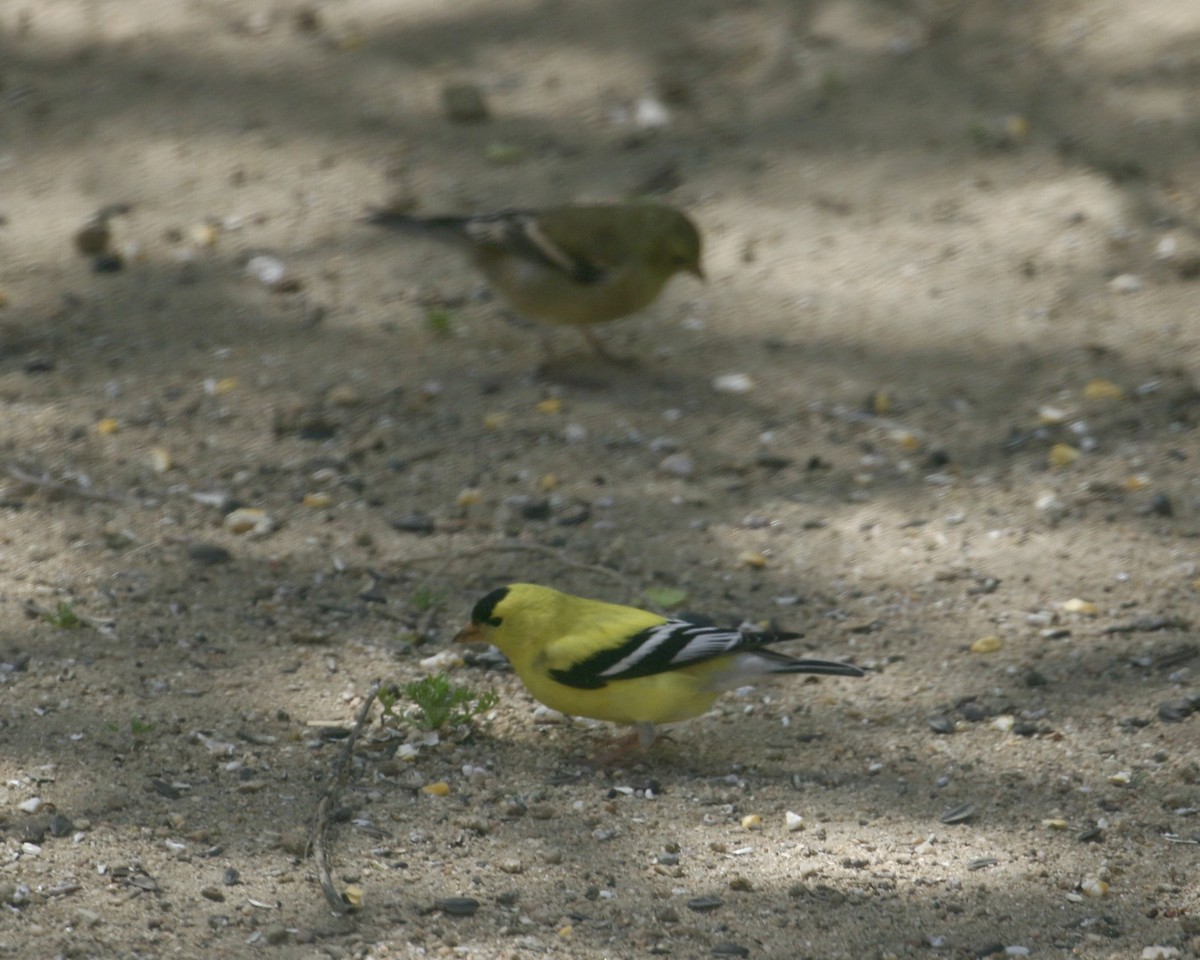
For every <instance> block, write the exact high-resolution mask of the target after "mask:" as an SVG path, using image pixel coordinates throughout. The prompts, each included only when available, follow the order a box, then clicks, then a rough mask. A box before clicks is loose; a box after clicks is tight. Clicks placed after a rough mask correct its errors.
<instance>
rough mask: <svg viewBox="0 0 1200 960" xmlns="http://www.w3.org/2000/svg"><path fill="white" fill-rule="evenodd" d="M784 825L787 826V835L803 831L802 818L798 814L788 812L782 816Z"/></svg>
mask: <svg viewBox="0 0 1200 960" xmlns="http://www.w3.org/2000/svg"><path fill="white" fill-rule="evenodd" d="M783 819H784V823H785V824H786V825H787V831H788V833H795V832H796V831H797V830H803V829H804V818H803V817H802V816H800V814H798V813H793V812H792V811H791V810H789V811H788V812H787V813H785V814H784V815H783Z"/></svg>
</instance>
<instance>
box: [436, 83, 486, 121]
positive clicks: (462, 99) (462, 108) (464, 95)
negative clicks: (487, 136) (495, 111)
mask: <svg viewBox="0 0 1200 960" xmlns="http://www.w3.org/2000/svg"><path fill="white" fill-rule="evenodd" d="M442 112H443V113H444V114H445V115H446V119H447V120H449V121H450V122H451V123H483V122H484V121H485V120H487V119H488V118H489V117H490V116H491V111H490V110H489V109H488V105H487V99H486V98H485V97H484V95H483V90H482V88H481V87H479V86H478V85H477V84H474V83H452V84H450V85H448V86H446V87H443V88H442Z"/></svg>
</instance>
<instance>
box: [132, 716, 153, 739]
mask: <svg viewBox="0 0 1200 960" xmlns="http://www.w3.org/2000/svg"><path fill="white" fill-rule="evenodd" d="M129 732H130V733H131V734H133V736H134V737H135V738H136V739H138V740H140V739H142V738H143V737H145V736H146V734H148V733H153V732H154V724H153V723H151V722H150V721H149V720H142V719H140V718H138V717H134V718H133V719H132V720H130V721H129Z"/></svg>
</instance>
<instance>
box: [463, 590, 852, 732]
mask: <svg viewBox="0 0 1200 960" xmlns="http://www.w3.org/2000/svg"><path fill="white" fill-rule="evenodd" d="M799 636H800V634H797V633H781V632H758V631H753V630H726V629H722V628H720V627H709V626H700V625H697V624H694V623H689V622H687V621H685V620H671V619H668V618H667V617H663V616H660V615H659V614H657V613H651V612H650V611H649V610H639V609H638V608H637V607H626V606H621V605H620V604H615V603H604V602H602V601H599V600H587V599H584V598H583V597H575V596H572V595H571V594H568V593H561V592H560V591H558V590H553V589H551V588H549V587H542V586H538V585H537V584H532V583H514V584H510V585H509V586H507V587H500V588H499V589H497V590H493V591H492V592H491V593H489V594H488V595H487V596H485V597H483V598H482V599H481V600H479V602H478V603H476V604H475V607H474V609H473V610H472V611H471V623H470V625H469V626H467V627H466V628H465V629H463V630H462V631H461V632H460V633H459V634H458V635H457V636H456V637H455V638H454V639H455V640H456V641H459V642H462V643H471V642H483V643H491V644H494V645H495V646H496V647H498V648H499V650H500V652H501V653H503V654H504V655H505V656H506V657H507V658H508V660H509V662H510V663H511V664H512V668H513V670H515V671H516V674H517V676H518V677H520V678H521V681H522V682H523V683H524V684H525V686H526V688H527V689H528V690H529V692H530V693H531V694H532V695H533V696H534V698H535V699H537V700H540V701H541V702H542V703H544V704H545V705H546V706H548V707H551V708H553V709H555V710H558V711H559V712H560V713H565V714H569V715H571V716H576V717H591V718H593V719H595V720H609V721H611V722H613V723H621V724H626V725H629V726H632V727H634V729H635V730H636V731H637V738H638V740H640V741H641V744H642V746H644V747H645V746H649V745H650V744H651V743H653V742H654V738H655V736H656V730H655V725H656V724H659V723H671V722H673V721H676V720H687V719H688V718H690V717H696V716H699V715H700V714H702V713H704V711H706V710H707V709H708V708H709V707H710V706H712V704H713V701H714V700H716V699H717V697H718V696H720V694H721V692H722V691H724V690H729V689H731V688H733V687H737V686H741V685H743V684H746V683H752V682H754V681H755V680H758V679H762V678H763V677H765V676H769V675H771V674H778V673H816V674H826V675H830V676H839V677H861V676H863V671H862V670H860V669H859V668H858V667H856V666H853V665H852V664H848V663H839V662H838V661H836V660H816V659H811V658H802V659H798V658H794V657H789V656H787V655H785V654H782V653H777V652H775V651H774V650H768V649H766V647H767V645H768V644H772V643H777V642H779V641H781V640H793V639H796V638H797V637H799Z"/></svg>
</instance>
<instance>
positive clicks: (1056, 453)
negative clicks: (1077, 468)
mask: <svg viewBox="0 0 1200 960" xmlns="http://www.w3.org/2000/svg"><path fill="white" fill-rule="evenodd" d="M1080 455H1081V454H1080V452H1079V450H1078V449H1077V448H1076V447H1073V446H1071V445H1070V444H1069V443H1056V444H1055V445H1054V446H1052V447H1051V448H1050V453H1049V455H1048V457H1047V459H1048V461H1049V463H1050V466H1051V467H1052V468H1053V469H1055V470H1063V469H1065V468H1067V467H1069V466H1070V465H1071V464H1073V463H1074V462H1075V461H1076V460H1078V459H1079V457H1080Z"/></svg>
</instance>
